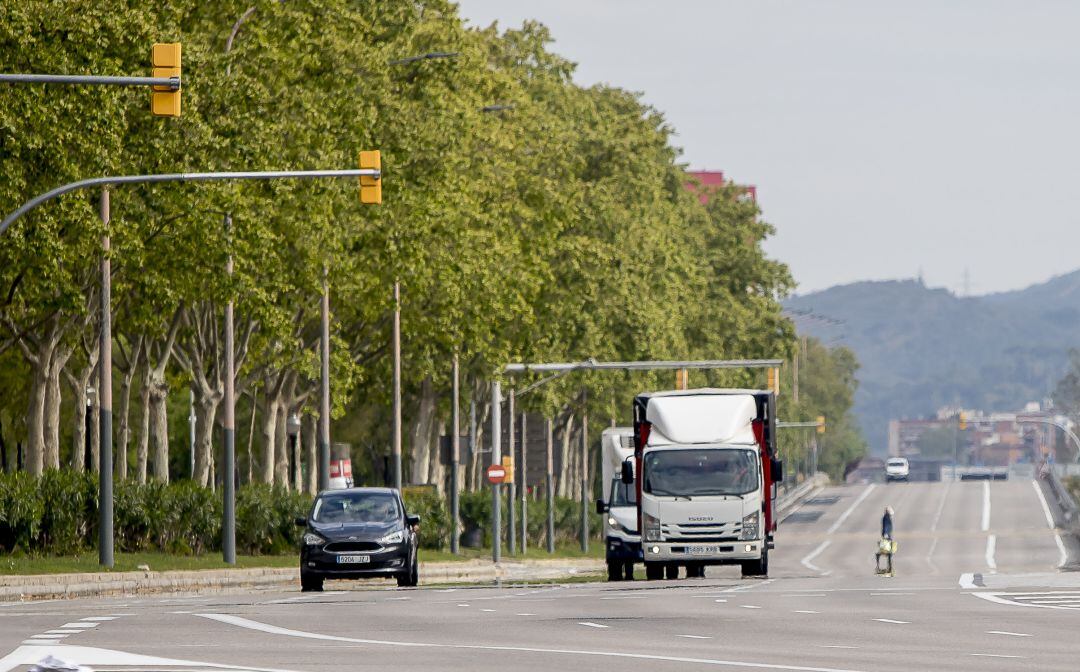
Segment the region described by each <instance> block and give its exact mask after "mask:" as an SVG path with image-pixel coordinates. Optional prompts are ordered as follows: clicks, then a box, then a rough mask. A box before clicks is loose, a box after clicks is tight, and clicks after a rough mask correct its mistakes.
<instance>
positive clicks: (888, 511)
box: [881, 506, 893, 539]
mask: <svg viewBox="0 0 1080 672" xmlns="http://www.w3.org/2000/svg"><path fill="white" fill-rule="evenodd" d="M892 517H893V510H892V507H891V506H886V507H885V515H883V516H882V517H881V537H882V538H883V539H892Z"/></svg>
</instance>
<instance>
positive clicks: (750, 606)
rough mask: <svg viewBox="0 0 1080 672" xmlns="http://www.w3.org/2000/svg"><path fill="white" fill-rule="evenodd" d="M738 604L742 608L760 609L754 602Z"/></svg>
mask: <svg viewBox="0 0 1080 672" xmlns="http://www.w3.org/2000/svg"><path fill="white" fill-rule="evenodd" d="M739 606H740V607H742V608H743V609H761V607H759V606H757V605H756V604H740V605H739Z"/></svg>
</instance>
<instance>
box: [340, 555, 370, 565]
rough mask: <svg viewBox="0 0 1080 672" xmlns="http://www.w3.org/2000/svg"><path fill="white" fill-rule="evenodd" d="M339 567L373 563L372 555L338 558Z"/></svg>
mask: <svg viewBox="0 0 1080 672" xmlns="http://www.w3.org/2000/svg"><path fill="white" fill-rule="evenodd" d="M337 561H338V564H339V565H362V564H364V563H367V562H371V556H370V555H339V556H337Z"/></svg>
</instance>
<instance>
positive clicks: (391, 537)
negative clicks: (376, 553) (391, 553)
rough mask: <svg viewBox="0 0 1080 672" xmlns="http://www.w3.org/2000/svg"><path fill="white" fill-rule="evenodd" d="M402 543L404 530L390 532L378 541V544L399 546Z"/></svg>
mask: <svg viewBox="0 0 1080 672" xmlns="http://www.w3.org/2000/svg"><path fill="white" fill-rule="evenodd" d="M403 541H405V530H398V531H397V532H391V533H390V534H388V535H386V536H385V537H383V538H382V539H379V543H380V544H400V543H401V542H403Z"/></svg>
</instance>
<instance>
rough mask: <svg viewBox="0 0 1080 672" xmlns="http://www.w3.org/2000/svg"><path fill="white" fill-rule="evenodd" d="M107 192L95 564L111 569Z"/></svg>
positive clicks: (104, 202) (104, 197)
mask: <svg viewBox="0 0 1080 672" xmlns="http://www.w3.org/2000/svg"><path fill="white" fill-rule="evenodd" d="M109 219H110V214H109V188H108V187H106V188H104V189H102V190H101V223H102V224H103V225H104V226H105V235H104V236H102V238H101V252H102V254H101V344H100V346H99V347H100V349H101V362H100V365H99V369H98V374H99V376H100V380H99V381H98V413H99V416H98V421H99V423H100V425H99V427H98V430H99V432H100V433H101V455H100V456H99V458H98V459H99V462H100V465H99V469H98V471H99V472H100V473H99V475H98V562H99V563H101V565H102V566H103V567H112V566H113V464H112V462H113V440H112V305H111V303H112V263H111V261H110V260H109V254H110V250H111V247H112V245H111V242H110V240H109Z"/></svg>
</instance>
